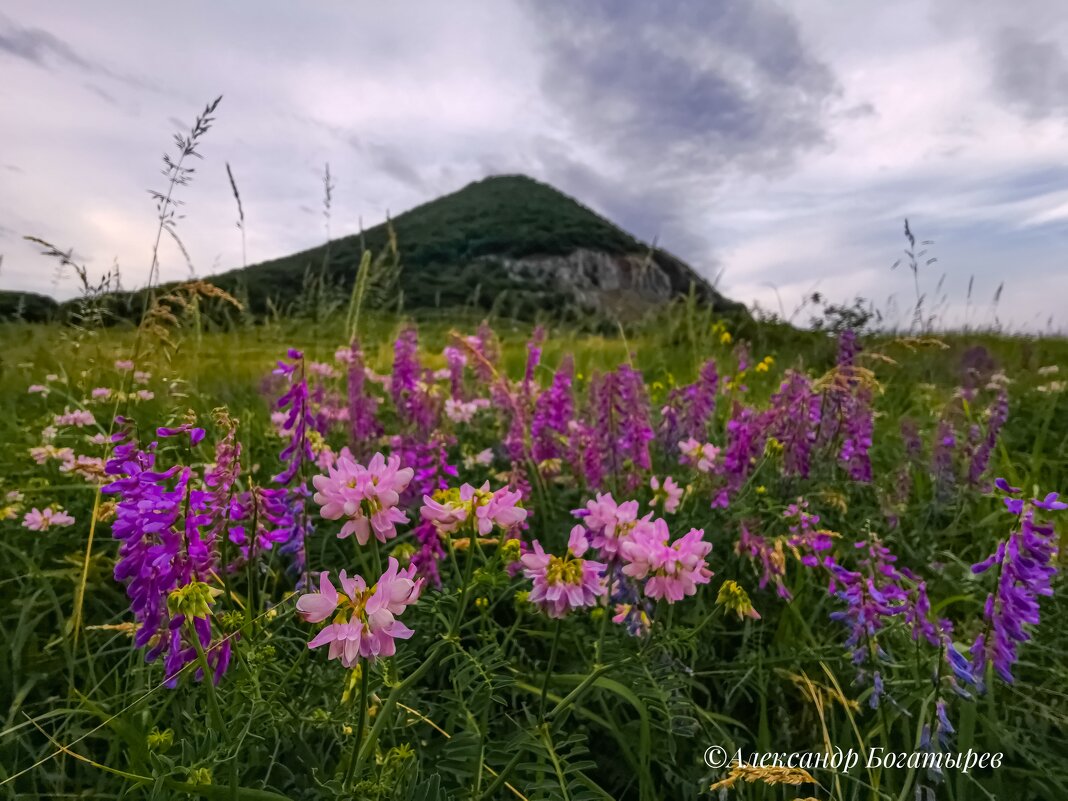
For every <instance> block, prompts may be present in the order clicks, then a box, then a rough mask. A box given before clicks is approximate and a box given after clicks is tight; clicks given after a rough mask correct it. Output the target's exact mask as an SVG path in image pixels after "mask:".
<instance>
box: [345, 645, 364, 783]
mask: <svg viewBox="0 0 1068 801" xmlns="http://www.w3.org/2000/svg"><path fill="white" fill-rule="evenodd" d="M370 667H371V666H370V665H369V664H368V663H367V662H363V663H362V664H361V665H360V717H359V721H358V722H357V723H356V740H355V742H353V744H352V754H351V755H350V756H349V767H348V770H347V771H345V783H344V786H345V787H346V788H348V789H350V790H351V789H352V780H353V778H354V776H355V774H356V765H357V762H358V761H359V757H360V746H361V745H363V733H364V728H365V727H366V726H367V706H368V701H369V698H368V693H367V684H368V677H369V676H370V674H371V670H370Z"/></svg>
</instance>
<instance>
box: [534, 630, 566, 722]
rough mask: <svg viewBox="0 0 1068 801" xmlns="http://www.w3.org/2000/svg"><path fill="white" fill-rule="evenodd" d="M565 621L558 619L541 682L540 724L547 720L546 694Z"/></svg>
mask: <svg viewBox="0 0 1068 801" xmlns="http://www.w3.org/2000/svg"><path fill="white" fill-rule="evenodd" d="M563 623H564V619H563V618H557V620H556V631H555V632H554V633H553V645H552V648H551V649H550V650H549V664H548V665H546V667H545V676H544V677H543V678H542V680H541V699H540V700H539V701H538V723H542V722H544V720H545V694H546V693H547V692H549V676H551V675H552V672H553V666H554V665H555V664H556V652H557V650H558V649H559V648H560V630H561V629H562V628H563Z"/></svg>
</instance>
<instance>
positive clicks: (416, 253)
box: [211, 175, 742, 316]
mask: <svg viewBox="0 0 1068 801" xmlns="http://www.w3.org/2000/svg"><path fill="white" fill-rule="evenodd" d="M392 225H393V229H394V231H395V233H396V237H397V244H398V249H399V252H400V263H401V265H402V272H401V275H400V287H401V289H402V290H403V302H404V307H405V308H409V309H412V308H426V307H455V306H472V305H473V306H476V307H483V308H486V309H490V308H493V307H494V305H495V304H496V305H497V307H498V309H500V310H501V311H505V312H507V313H516V312H519V313H520V316H525V315H522V312H523V311H525V310H526V311H530V310H542V311H549V312H552V311H565V310H567V309H571V310H573V311H576V310H577V311H606V312H607V311H610V312H613V313H620V312H630V311H635V312H640V311H643V310H645V309H647V308H649V307H651V306H654V305H658V304H660V303H663V302H664V301H667V300H670V299H671V298H673V297H677V296H680V295H685V294H687V293H688V292H690V288H691V285H692V286H693V289H694V291H695V292H696V294H697V296H698V298H699V299H700V300H702V301H704V302H706V303H711V304H712V305H713V306H715V307H717V308H721V309H723V310H737V309H741V308H742V306H741V304H737V303H734V302H733V301H729V300H727V299H725V298H724V297H723V296H722V295H720V294H719V293H717V292H716V291H715V290H714V289H713V288H712V287H711V286H710V285H709V284H708V283H707V281H705V280H704V279H703V278H702V277H701V276H700V275H698V274H697V273H696V272H695V271H694V270H693V269H691V268H690V267H689V266H688V265H687V264H685V263H684V262H682V261H681V260H679V259H677V258H675V257H674V256H671V255H670V254H669V253H667V252H665V251H663V250H659V249H651V248H650V247H649V246H648V245H645V244H643V243H641V242H639V241H638V240H637V239H635V238H634V237H632V236H631V235H630V234H628V233H626V232H625V231H623V230H621V229H620V228H618V227H616V226H615V225H613V224H612V223H611V222H609V221H608V220H606V219H604V218H603V217H601V216H599V215H598V214H596V213H594V212H593V211H591V210H590V209H588V208H586V207H585V206H583V205H582V204H581V203H579V202H578V201H576V200H574V199H573V198H571V197H568V196H567V195H565V194H563V193H562V192H559V191H557V190H556V189H554V188H553V187H551V186H548V185H546V184H543V183H540V182H538V181H535V180H533V179H532V178H527V177H526V176H522V175H504V176H495V177H491V178H486V179H484V180H481V181H477V182H475V183H472V184H469V185H468V186H466V187H464V188H463V189H461V190H459V191H458V192H454V193H452V194H450V195H445V196H443V197H440V198H437V199H436V200H432V201H430V202H429V203H424V204H423V205H421V206H417V207H416V208H414V209H411V210H410V211H406V212H404V213H403V214H401V215H399V216H397V217H396V218H394V219H393V220H392ZM387 244H388V230H387V227H386V225H385V224H383V225H378V226H375V227H374V228H371V229H369V230H367V231H365V232H364V233H363V235H362V245H361V236H359V235H357V236H349V237H344V238H341V239H336V240H334V241H333V242H331V243H330V255H329V260H328V261H327V263H326V267H325V278H326V281H327V282H328V284H330V285H332V286H336V287H338V288H339V289H344V290H346V292H347V291H348V290H350V289H351V287H352V283H353V280H354V278H355V275H356V270H357V267H358V265H359V262H360V256H361V254H362V249H363V246H366V247H367V248H369V249H370V250H371V251H372V252H375V253H378V252H379V251H381V250H382V249H383V248H385V247H386V246H387ZM325 255H326V246H325V245H322V246H320V247H316V248H312V249H311V250H306V251H303V252H301V253H295V254H293V255H290V256H285V257H283V258H280V259H275V260H273V261H268V262H263V263H262V264H256V265H251V266H249V267H247V268H245V269H241V270H233V271H230V272H227V273H223V274H221V275H217V276H212V277H211V281H212V282H213V283H215V284H216V285H218V286H220V287H222V288H224V289H227V290H228V291H231V292H234V293H236V294H239V295H242V296H244V297H245V298H247V300H248V301H249V303H250V305H251V307H252V309H253V310H254V311H262V310H263V309H265V308H266V305H267V298H268V297H270V298H272V300H273V302H274V303H275V304H276V305H278V304H279V303H280V299H285V298H287V297H292V295H293V293H294V292H295V291H299V289H300V288H301V286H302V284H303V281H304V277H305V275H306V274H308V273H309V271H310V273H311V274H313V275H314V274H317V273H321V272H322V271H323V269H324V256H325Z"/></svg>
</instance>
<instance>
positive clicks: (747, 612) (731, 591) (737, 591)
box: [716, 579, 760, 620]
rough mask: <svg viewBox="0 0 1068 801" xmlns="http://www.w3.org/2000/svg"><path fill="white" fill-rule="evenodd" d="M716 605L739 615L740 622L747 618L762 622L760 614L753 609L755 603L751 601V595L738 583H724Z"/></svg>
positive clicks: (729, 581) (730, 581) (728, 581)
mask: <svg viewBox="0 0 1068 801" xmlns="http://www.w3.org/2000/svg"><path fill="white" fill-rule="evenodd" d="M716 605H717V606H723V607H726V608H727V609H728V610H730V611H731V612H735V613H737V615H738V619H739V620H743V619H744V618H747V617H748V618H752V619H753V620H760V613H759V612H757V610H755V609H754V608H753V602H752V601H750V600H749V594H748V593H747V592H746V591H745V590H744V589H742V587H741V585H739V584H738V582H737V581H732V580H730V579H728V580H727V581H724V582H723V585H722V586H721V587H720V588H719V595H718V596H716Z"/></svg>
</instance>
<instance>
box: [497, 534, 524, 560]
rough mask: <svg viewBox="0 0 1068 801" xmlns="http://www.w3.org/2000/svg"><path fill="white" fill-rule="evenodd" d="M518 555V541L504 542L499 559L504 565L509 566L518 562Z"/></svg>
mask: <svg viewBox="0 0 1068 801" xmlns="http://www.w3.org/2000/svg"><path fill="white" fill-rule="evenodd" d="M520 553H521V550H520V547H519V540H517V539H511V540H505V541H504V543H503V544H502V545H501V559H502V560H503V561H504V563H505V564H509V565H510V564H512V562H518V561H519V555H520Z"/></svg>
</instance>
